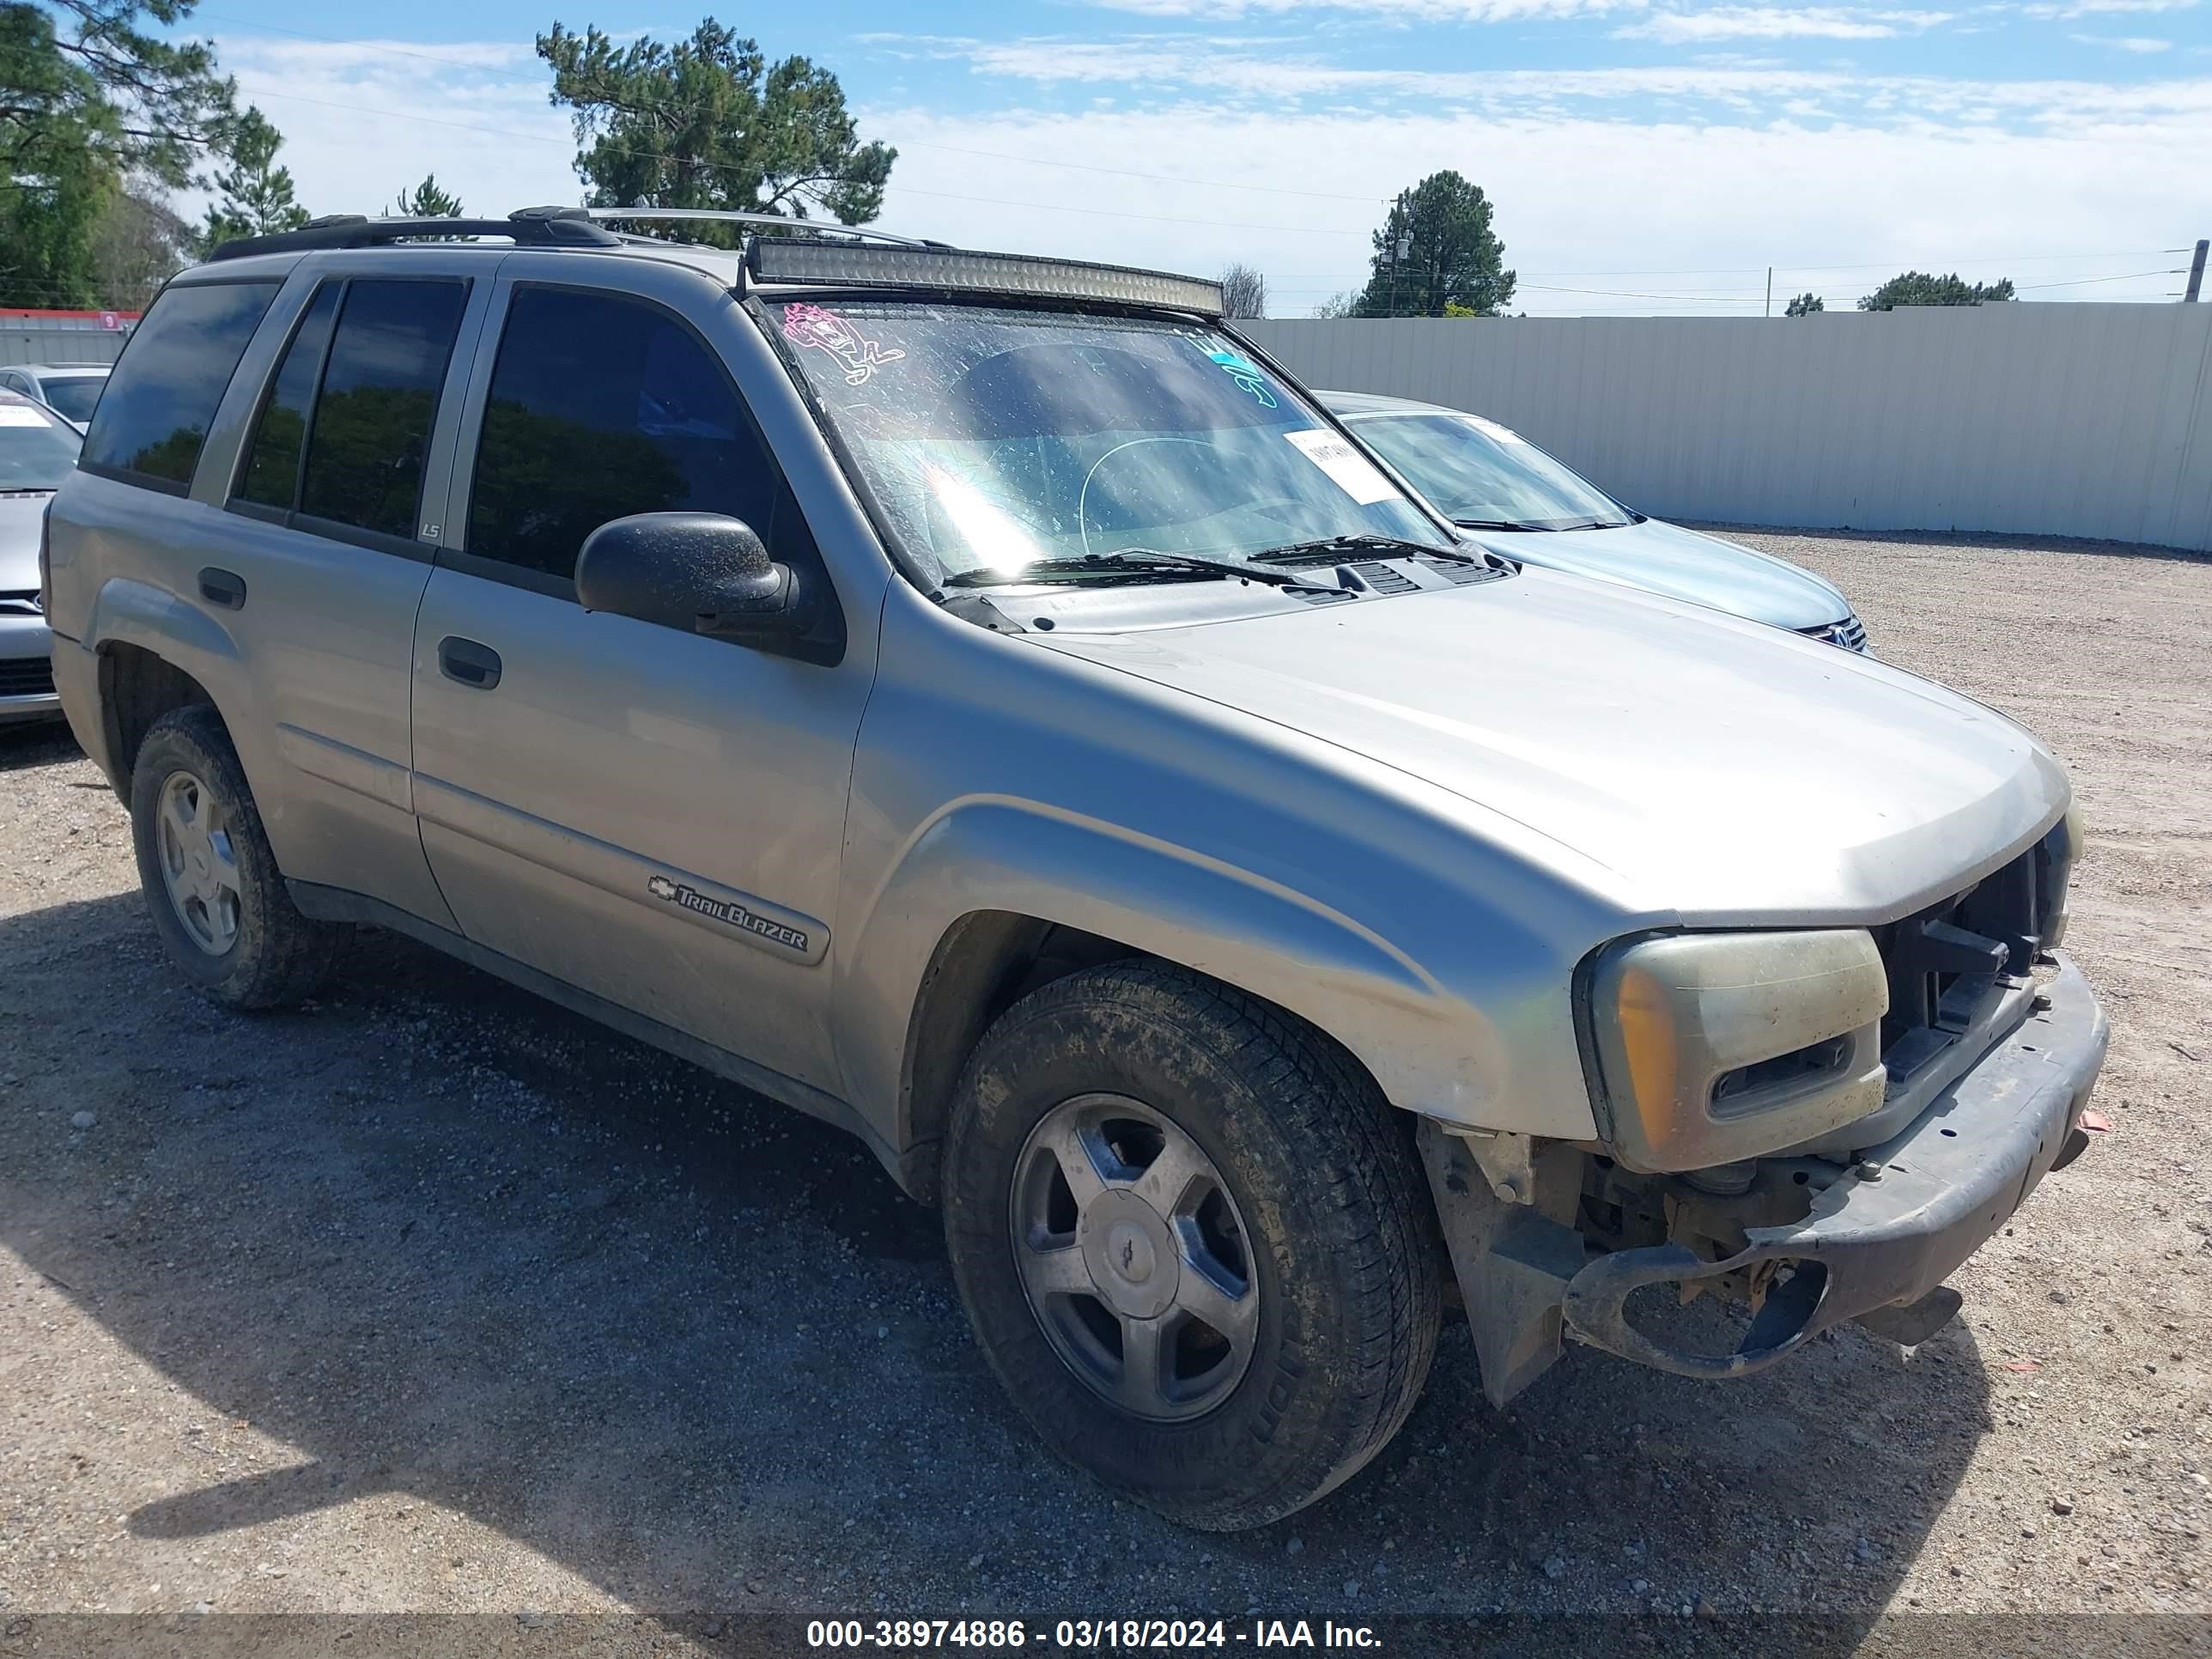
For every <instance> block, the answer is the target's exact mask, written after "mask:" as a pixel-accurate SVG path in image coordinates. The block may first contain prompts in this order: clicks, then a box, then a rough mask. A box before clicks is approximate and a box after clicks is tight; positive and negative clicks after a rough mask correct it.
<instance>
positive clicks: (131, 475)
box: [76, 275, 284, 496]
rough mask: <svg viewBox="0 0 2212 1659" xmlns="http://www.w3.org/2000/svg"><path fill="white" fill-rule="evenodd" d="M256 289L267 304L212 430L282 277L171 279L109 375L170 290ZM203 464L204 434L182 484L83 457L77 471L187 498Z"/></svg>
mask: <svg viewBox="0 0 2212 1659" xmlns="http://www.w3.org/2000/svg"><path fill="white" fill-rule="evenodd" d="M255 287H260V288H266V289H269V303H268V304H267V305H265V306H264V307H261V316H260V319H259V320H258V321H257V322H256V323H255V324H254V325H253V333H252V334H249V335H247V336H246V345H245V348H244V349H242V350H240V352H239V354H238V362H234V363H233V364H232V365H231V366H230V374H229V375H228V377H227V378H226V379H225V380H224V381H223V383H222V391H221V392H218V393H217V394H216V400H215V410H214V413H213V414H210V416H209V417H208V419H209V423H210V429H211V428H212V426H213V422H214V419H215V416H216V415H220V414H221V413H222V406H223V404H225V403H226V402H227V401H228V399H229V398H230V387H231V382H232V381H234V380H237V379H238V371H239V369H240V367H241V366H243V365H244V363H245V362H246V352H249V351H251V350H252V349H253V340H254V336H255V335H258V334H259V333H260V332H261V331H262V330H263V329H264V327H266V326H267V325H268V322H269V313H270V309H271V308H272V307H274V306H275V305H276V296H277V295H279V294H281V293H283V291H284V278H283V276H265V275H264V276H216V277H213V278H210V279H209V280H207V281H204V282H186V281H185V280H184V279H183V278H182V277H181V276H173V277H171V278H170V279H169V280H168V281H167V282H166V283H162V284H161V292H160V293H158V294H156V295H155V296H154V297H153V298H152V299H150V300H149V301H147V302H146V309H145V310H144V311H143V313H140V315H139V320H138V326H137V328H134V329H132V330H131V339H130V340H125V342H124V343H123V349H122V350H121V351H119V352H118V353H117V354H116V356H115V362H113V363H112V364H111V365H109V368H108V373H109V374H114V373H115V371H116V370H118V369H119V368H122V367H123V359H124V356H125V355H126V354H127V353H128V352H129V351H130V349H131V341H132V340H136V339H137V337H138V335H139V333H140V332H141V331H143V329H144V327H145V326H146V321H145V319H147V318H148V317H150V316H152V315H153V314H154V307H155V306H156V305H158V304H159V303H160V302H161V301H162V300H163V299H164V298H165V297H167V295H168V293H169V290H170V289H187V288H255ZM206 461H207V434H206V433H202V434H201V435H200V448H199V453H198V454H197V455H195V456H193V457H192V477H191V478H186V479H185V480H184V481H183V482H181V483H179V481H178V480H176V479H174V478H157V477H155V476H154V475H153V474H152V473H150V472H141V471H138V470H137V468H136V467H130V466H110V465H107V463H106V462H105V461H88V460H86V459H83V458H82V456H80V457H79V458H78V459H77V464H76V470H77V471H80V472H89V473H90V474H92V476H93V477H95V478H108V479H112V480H113V481H114V482H115V483H121V484H130V485H131V486H133V487H134V488H136V489H150V490H153V491H154V492H155V494H156V495H179V496H185V495H191V493H192V478H197V477H199V475H200V468H201V466H202V465H204V464H205V463H206Z"/></svg>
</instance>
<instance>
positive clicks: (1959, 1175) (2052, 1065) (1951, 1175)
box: [1560, 958, 2106, 1377]
mask: <svg viewBox="0 0 2212 1659" xmlns="http://www.w3.org/2000/svg"><path fill="white" fill-rule="evenodd" d="M2105 1045H2106V1021H2105V1016H2104V1012H2103V1010H2101V1009H2100V1007H2099V1006H2097V1000H2096V997H2095V995H2094V994H2093V993H2092V992H2091V991H2090V989H2089V986H2088V982H2087V981H2086V980H2085V979H2083V978H2082V976H2081V973H2080V972H2079V970H2077V969H2075V967H2074V966H2073V965H2072V963H2068V962H2065V961H2063V958H2062V960H2061V963H2060V968H2059V972H2058V974H2057V977H2056V978H2055V979H2053V980H2052V981H2051V983H2050V984H2049V985H2048V986H2047V987H2045V996H2043V997H2039V998H2038V999H2037V1008H2036V1012H2033V1013H2032V1014H2031V1015H2030V1016H2029V1017H2028V1018H2027V1019H2025V1020H2024V1021H2022V1022H2021V1024H2020V1025H2018V1026H2017V1027H2015V1029H2014V1030H2012V1031H2011V1032H2010V1033H2008V1035H2007V1036H2004V1037H2002V1038H2001V1039H2000V1040H1999V1041H1998V1042H1996V1044H1994V1045H1993V1046H1992V1047H1991V1048H1990V1050H1989V1051H1988V1052H1987V1053H1986V1054H1984V1055H1983V1056H1982V1057H1981V1059H1980V1060H1978V1061H1977V1062H1976V1063H1975V1064H1974V1066H1972V1069H1970V1070H1969V1071H1967V1072H1966V1073H1965V1075H1963V1076H1962V1077H1960V1079H1959V1080H1958V1081H1957V1082H1956V1083H1954V1084H1953V1085H1951V1086H1950V1087H1949V1088H1948V1089H1946V1090H1944V1091H1943V1092H1942V1093H1941V1094H1939V1095H1938V1096H1936V1098H1935V1100H1934V1101H1933V1103H1931V1104H1930V1105H1929V1108H1928V1109H1927V1110H1926V1111H1924V1112H1923V1113H1922V1114H1921V1115H1920V1116H1919V1117H1918V1118H1917V1119H1915V1120H1914V1121H1912V1122H1911V1124H1910V1125H1908V1126H1907V1127H1905V1129H1904V1131H1903V1132H1902V1133H1899V1134H1898V1135H1896V1136H1895V1137H1893V1139H1890V1140H1889V1141H1887V1142H1886V1143H1885V1144H1883V1145H1882V1146H1877V1147H1875V1148H1873V1149H1871V1150H1870V1151H1868V1152H1864V1153H1863V1155H1862V1156H1861V1158H1860V1160H1859V1161H1858V1162H1857V1164H1854V1165H1852V1166H1851V1168H1850V1171H1849V1172H1848V1173H1846V1174H1845V1175H1844V1176H1843V1177H1842V1178H1841V1179H1839V1180H1838V1181H1836V1182H1834V1183H1833V1184H1832V1185H1831V1186H1829V1187H1828V1188H1826V1190H1825V1191H1824V1192H1822V1193H1821V1194H1820V1195H1819V1196H1818V1197H1817V1198H1815V1199H1814V1202H1813V1206H1812V1209H1811V1211H1810V1212H1809V1213H1808V1214H1807V1215H1806V1216H1805V1218H1803V1219H1802V1220H1800V1221H1796V1222H1794V1223H1790V1224H1789V1225H1783V1226H1771V1227H1752V1228H1748V1229H1747V1230H1746V1232H1745V1235H1744V1236H1745V1238H1746V1240H1747V1244H1746V1247H1745V1248H1744V1249H1742V1250H1741V1251H1739V1252H1737V1253H1736V1254H1735V1255H1730V1256H1728V1257H1727V1258H1725V1259H1724V1260H1721V1261H1708V1260H1706V1259H1705V1258H1704V1257H1703V1256H1700V1255H1699V1254H1698V1253H1697V1252H1695V1251H1693V1250H1692V1249H1689V1248H1688V1247H1686V1246H1685V1245H1682V1244H1679V1243H1666V1244H1657V1245H1650V1246H1646V1247H1643V1248H1638V1249H1625V1250H1620V1251H1616V1252H1614V1253H1613V1254H1611V1255H1604V1256H1601V1257H1599V1258H1598V1259H1597V1260H1595V1261H1591V1262H1589V1264H1588V1265H1586V1266H1584V1267H1582V1268H1581V1269H1580V1270H1579V1271H1578V1272H1577V1273H1575V1274H1574V1275H1573V1277H1572V1278H1571V1280H1569V1282H1568V1283H1567V1285H1566V1287H1565V1295H1564V1297H1563V1300H1562V1302H1561V1304H1560V1312H1561V1315H1562V1316H1563V1318H1564V1322H1565V1332H1564V1334H1567V1335H1571V1336H1572V1337H1574V1338H1576V1339H1577V1340H1581V1341H1583V1342H1587V1343H1589V1344H1591V1345H1593V1346H1597V1347H1601V1348H1604V1349H1606V1350H1607V1351H1608V1352H1613V1353H1617V1354H1620V1356H1622V1357H1623V1358H1628V1359H1633V1360H1637V1361H1638V1362H1639V1363H1641V1364H1646V1365H1651V1366H1655V1367H1656V1368H1657V1369H1659V1370H1666V1371H1673V1372H1675V1373H1677V1374H1678V1375H1680V1376H1707V1377H1723V1376H1744V1375H1746V1374H1747V1373H1749V1372H1752V1371H1755V1370H1760V1369H1762V1368H1763V1367H1765V1366H1767V1365H1771V1364H1773V1363H1774V1362H1775V1361H1777V1360H1778V1359H1781V1358H1784V1357H1785V1356H1786V1355H1788V1354H1790V1352H1794V1351H1795V1350H1796V1349H1797V1348H1798V1347H1800V1346H1802V1345H1803V1344H1804V1343H1805V1342H1806V1341H1808V1340H1809V1339H1811V1338H1812V1337H1813V1336H1814V1335H1816V1334H1819V1333H1820V1332H1821V1331H1823V1330H1826V1329H1827V1328H1829V1327H1831V1326H1833V1325H1838V1324H1840V1323H1842V1322H1844V1321H1845V1320H1850V1319H1857V1320H1859V1321H1861V1322H1863V1323H1865V1324H1867V1325H1868V1326H1869V1327H1870V1328H1873V1329H1875V1331H1877V1332H1879V1333H1881V1334H1884V1335H1888V1336H1892V1337H1894V1338H1895V1339H1896V1340H1900V1341H1904V1342H1908V1343H1910V1342H1917V1341H1920V1340H1924V1339H1925V1338H1926V1337H1927V1336H1929V1335H1932V1334H1934V1333H1935V1331H1936V1329H1938V1328H1941V1327H1942V1324H1943V1323H1944V1322H1945V1321H1947V1320H1948V1318H1949V1317H1950V1316H1951V1314H1952V1313H1953V1312H1954V1310H1956V1309H1957V1307H1958V1298H1957V1297H1956V1295H1955V1294H1954V1292H1951V1291H1945V1290H1942V1289H1941V1288H1940V1287H1941V1286H1942V1282H1943V1280H1944V1279H1946V1278H1947V1277H1948V1276H1949V1274H1950V1273H1953V1272H1954V1270H1955V1269H1956V1268H1957V1267H1959V1265H1960V1263H1961V1262H1963V1261H1966V1258H1967V1257H1968V1256H1970V1255H1972V1254H1973V1253H1974V1252H1975V1251H1976V1250H1977V1249H1979V1248H1980V1247H1981V1244H1982V1243H1983V1241H1984V1240H1985V1239H1987V1238H1988V1237H1990V1235H1991V1234H1992V1233H1994V1232H1996V1230H1997V1229H1998V1228H1999V1227H2002V1225H2004V1224H2005V1222H2006V1221H2007V1220H2008V1219H2009V1218H2011V1216H2012V1214H2013V1212H2015V1210H2017V1209H2018V1208H2019V1207H2020V1206H2021V1201H2022V1200H2025V1199H2026V1198H2027V1195H2028V1194H2030V1193H2031V1192H2033V1191H2034V1190H2035V1187H2036V1183H2037V1182H2039V1181H2041V1180H2042V1179H2043V1177H2044V1176H2045V1175H2046V1174H2048V1173H2049V1172H2050V1171H2051V1170H2053V1169H2057V1168H2061V1167H2063V1165H2065V1164H2069V1163H2070V1162H2072V1161H2073V1159H2074V1158H2075V1157H2077V1156H2079V1155H2080V1153H2081V1149H2082V1148H2083V1146H2086V1145H2087V1134H2086V1133H2085V1132H2084V1131H2083V1130H2082V1129H2081V1127H2080V1122H2079V1120H2080V1117H2081V1109H2082V1107H2083V1106H2084V1105H2085V1104H2086V1103H2087V1100H2088V1097H2089V1091H2090V1090H2091V1089H2092V1087H2093V1086H2094V1085H2095V1083H2096V1079H2097V1071H2098V1068H2099V1066H2101V1065H2102V1064H2103V1063H2104V1058H2105ZM1784 1266H1786V1267H1789V1268H1790V1273H1789V1275H1788V1276H1787V1277H1786V1278H1778V1282H1776V1283H1775V1284H1774V1285H1773V1288H1772V1289H1771V1291H1769V1292H1768V1293H1767V1294H1766V1295H1765V1299H1764V1301H1763V1303H1762V1304H1761V1305H1760V1306H1759V1310H1758V1311H1757V1313H1756V1314H1755V1315H1754V1316H1753V1318H1752V1320H1751V1322H1750V1324H1749V1327H1748V1328H1747V1330H1746V1332H1745V1334H1744V1335H1743V1338H1742V1340H1741V1343H1740V1344H1739V1345H1738V1346H1737V1347H1736V1349H1735V1352H1732V1353H1726V1354H1713V1355H1707V1354H1699V1353H1692V1352H1685V1351H1683V1350H1681V1349H1680V1348H1677V1347H1674V1346H1668V1345H1667V1344H1666V1343H1664V1342H1662V1341H1660V1340H1655V1338H1653V1337H1652V1336H1650V1335H1648V1334H1645V1332H1644V1331H1643V1330H1641V1329H1639V1328H1637V1327H1636V1326H1635V1325H1633V1324H1632V1323H1630V1322H1629V1319H1628V1316H1627V1311H1626V1302H1627V1300H1628V1298H1629V1297H1631V1296H1632V1294H1633V1293H1634V1292H1635V1291H1638V1290H1639V1289H1641V1288H1642V1287H1644V1285H1652V1284H1660V1283H1669V1282H1671V1283H1677V1284H1682V1285H1692V1284H1694V1283H1696V1282H1697V1281H1699V1280H1703V1279H1718V1278H1721V1277H1723V1276H1724V1275H1728V1274H1745V1275H1747V1276H1750V1277H1752V1278H1753V1279H1758V1278H1759V1277H1760V1271H1759V1270H1762V1269H1763V1270H1765V1273H1778V1269H1779V1268H1780V1267H1784Z"/></svg>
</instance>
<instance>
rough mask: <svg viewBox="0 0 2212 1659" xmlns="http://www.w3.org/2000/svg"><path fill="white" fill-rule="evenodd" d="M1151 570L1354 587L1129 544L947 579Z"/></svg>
mask: <svg viewBox="0 0 2212 1659" xmlns="http://www.w3.org/2000/svg"><path fill="white" fill-rule="evenodd" d="M1148 570H1158V571H1162V572H1164V573H1167V574H1177V573H1185V574H1204V575H1210V576H1234V577H1236V578H1237V580H1240V581H1255V582H1266V583H1267V584H1268V586H1272V587H1315V586H1326V587H1328V589H1329V590H1330V591H1332V592H1349V591H1350V590H1349V589H1346V588H1341V587H1339V586H1337V585H1336V584H1335V583H1334V582H1328V583H1316V582H1309V581H1301V580H1299V579H1298V578H1297V577H1296V576H1291V575H1285V574H1284V573H1283V572H1281V571H1279V570H1262V569H1259V568H1255V567H1254V566H1251V565H1248V564H1238V563H1237V562H1234V561H1232V560H1229V559H1206V558H1200V557H1199V556H1197V555H1196V554H1193V553H1163V552H1160V551H1158V550H1157V549H1154V548H1150V547H1125V548H1121V549H1120V550H1118V551H1115V552H1112V553H1085V554H1084V555H1083V556H1081V557H1079V558H1064V559H1036V560H1033V561H1031V562H1030V563H1028V564H1025V565H1024V566H1022V567H1021V568H1019V569H1018V570H1001V569H998V568H994V567H990V566H984V567H981V568H977V569H974V570H962V571H957V572H955V573H954V574H951V575H950V576H947V577H945V586H947V587H1005V586H1013V585H1014V584H1016V583H1018V582H1026V581H1048V580H1052V579H1053V578H1054V577H1060V578H1066V579H1070V580H1080V579H1081V578H1082V577H1085V576H1088V575H1094V574H1097V575H1109V576H1110V575H1122V576H1126V575H1129V574H1141V573H1143V572H1145V571H1148Z"/></svg>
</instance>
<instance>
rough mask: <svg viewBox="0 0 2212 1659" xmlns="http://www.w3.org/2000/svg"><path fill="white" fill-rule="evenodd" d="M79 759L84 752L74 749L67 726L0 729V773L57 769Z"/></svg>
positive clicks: (48, 723) (38, 723)
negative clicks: (43, 768)
mask: <svg viewBox="0 0 2212 1659" xmlns="http://www.w3.org/2000/svg"><path fill="white" fill-rule="evenodd" d="M83 758H84V750H82V749H80V748H78V747H77V746H76V738H73V737H71V736H70V729H69V727H68V726H66V725H65V724H64V723H63V722H62V721H60V720H33V721H27V722H25V723H24V724H22V725H20V726H17V725H9V726H0V772H15V771H19V770H22V769H26V768H29V767H33V766H58V765H59V764H61V763H64V762H65V761H75V760H82V759H83Z"/></svg>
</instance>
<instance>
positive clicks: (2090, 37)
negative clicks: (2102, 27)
mask: <svg viewBox="0 0 2212 1659" xmlns="http://www.w3.org/2000/svg"><path fill="white" fill-rule="evenodd" d="M2068 38H2069V40H2079V41H2080V42H2081V44H2082V45H2083V46H2110V47H2112V49H2113V50H2114V51H2115V52H2139V53H2142V54H2143V55H2144V56H2148V55H2149V54H2151V53H2153V52H2171V51H2172V49H2173V42H2172V41H2171V40H2158V39H2156V38H2155V37H2154V36H2151V35H2148V34H2075V35H2070V36H2069V37H2068Z"/></svg>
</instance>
